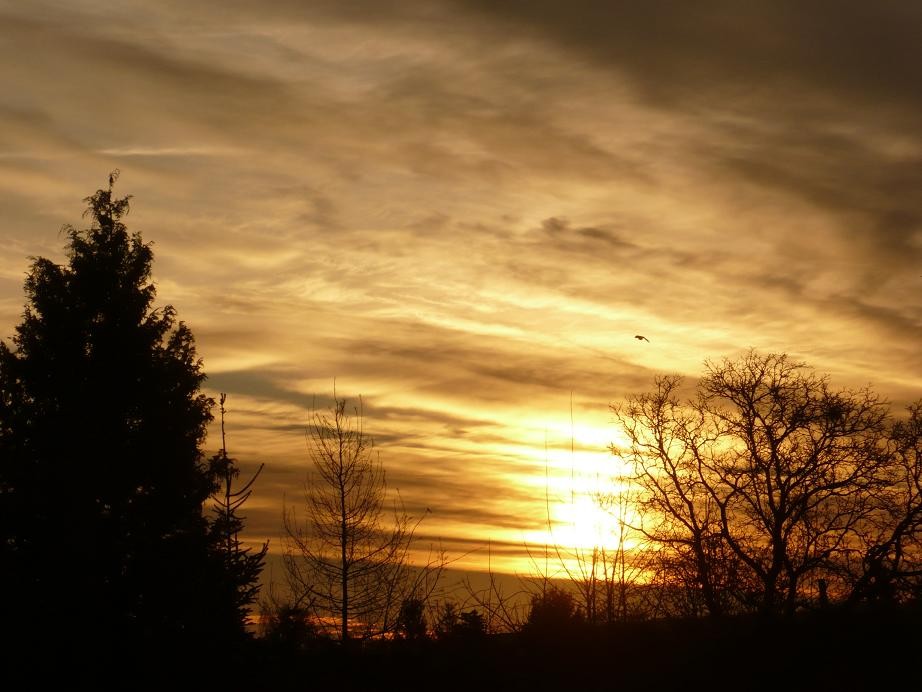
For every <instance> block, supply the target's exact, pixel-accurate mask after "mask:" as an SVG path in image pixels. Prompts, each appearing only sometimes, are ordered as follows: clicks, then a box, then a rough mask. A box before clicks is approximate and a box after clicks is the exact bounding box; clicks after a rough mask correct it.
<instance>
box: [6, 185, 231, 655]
mask: <svg viewBox="0 0 922 692" xmlns="http://www.w3.org/2000/svg"><path fill="white" fill-rule="evenodd" d="M117 174H118V172H117V171H115V172H114V173H113V174H112V175H110V177H109V186H108V188H107V189H105V190H98V191H97V192H96V193H95V194H94V195H92V196H90V197H88V198H86V200H85V202H86V203H87V205H88V208H87V210H86V212H85V214H84V216H89V217H90V220H91V224H90V226H89V228H87V229H85V230H77V229H75V228H73V227H70V226H67V227H65V229H64V231H65V232H66V234H67V237H68V239H69V243H68V246H67V263H66V264H64V265H59V264H56V263H54V262H52V261H51V260H49V259H45V258H38V259H34V260H33V263H32V267H31V271H30V272H29V274H28V278H27V279H26V282H25V293H26V297H27V304H26V307H25V311H24V313H23V318H22V322H21V323H20V324H19V326H18V327H17V328H16V333H15V335H14V336H13V338H12V348H10V347H8V346H7V345H6V344H3V343H0V520H2V527H3V528H2V529H0V531H2V532H3V534H2V539H3V542H2V547H0V550H2V551H3V554H2V559H3V570H2V573H3V576H2V577H0V578H2V579H3V583H2V585H0V586H2V598H3V606H4V607H3V610H4V612H3V616H4V621H5V623H7V624H6V626H7V627H8V628H13V629H14V630H18V631H20V632H22V633H23V635H24V637H23V641H26V642H29V641H31V642H33V643H34V642H35V641H36V637H38V638H39V639H38V641H40V642H41V643H42V644H44V645H46V646H48V645H54V646H55V647H56V648H61V650H65V649H68V648H72V647H73V646H74V645H76V644H79V643H82V644H84V645H85V646H84V648H94V649H97V650H100V651H102V650H105V648H104V647H105V646H106V645H111V646H109V650H110V651H111V650H114V651H117V650H127V649H128V648H131V649H132V650H141V649H145V650H151V649H153V648H156V646H159V645H161V644H163V643H165V642H172V643H174V644H175V645H179V644H182V643H183V642H186V643H188V642H190V641H204V640H207V641H212V642H213V641H216V640H217V639H220V638H225V637H227V636H230V635H231V634H232V633H230V632H227V631H226V629H224V630H222V631H220V632H216V631H215V628H216V627H224V626H225V625H226V623H227V622H228V621H229V620H231V619H232V618H229V617H228V616H227V612H228V610H231V611H234V612H236V611H235V609H236V604H235V603H234V602H233V601H231V600H230V599H228V598H226V596H223V595H222V594H226V591H227V590H226V589H210V588H209V586H208V585H209V583H215V582H216V581H217V582H221V581H222V580H226V579H227V575H226V573H225V572H224V563H223V560H222V559H221V558H220V554H219V551H218V550H216V548H215V546H214V540H215V539H214V532H213V531H212V530H210V528H209V525H208V522H207V520H206V518H205V517H204V516H203V512H202V509H203V503H204V502H205V501H206V500H207V498H208V497H209V495H210V493H212V492H213V491H214V490H215V488H216V487H217V481H216V479H215V478H214V474H213V472H212V470H211V469H210V468H209V466H208V464H206V463H204V462H203V454H202V450H201V445H202V443H203V441H204V438H205V433H206V426H207V425H208V423H209V422H210V421H211V419H212V415H211V408H212V406H213V404H214V402H213V401H212V400H211V399H210V398H208V397H206V396H205V395H204V394H203V393H201V391H200V387H201V385H202V382H203V381H204V379H205V375H204V373H203V371H202V363H201V361H200V360H199V359H198V357H197V355H196V350H195V344H194V339H193V336H192V333H191V331H190V330H189V329H188V327H187V326H186V325H185V324H183V323H182V322H178V321H177V319H176V314H175V311H174V309H173V308H172V307H171V306H165V307H162V308H155V307H154V306H153V302H154V298H155V288H154V285H153V283H152V282H151V263H152V259H153V255H152V252H151V247H150V245H149V244H145V243H144V242H142V239H141V236H140V235H139V234H137V233H134V234H129V233H128V231H127V229H126V227H125V225H124V224H123V223H122V220H121V219H122V218H123V217H124V216H125V214H127V213H128V203H129V198H128V197H125V198H121V199H117V198H115V197H114V196H113V193H112V187H113V184H114V183H115V180H116V179H117ZM139 643H143V644H144V646H143V647H139V646H138V644H139ZM155 645H156V646H155ZM116 655H117V654H116Z"/></svg>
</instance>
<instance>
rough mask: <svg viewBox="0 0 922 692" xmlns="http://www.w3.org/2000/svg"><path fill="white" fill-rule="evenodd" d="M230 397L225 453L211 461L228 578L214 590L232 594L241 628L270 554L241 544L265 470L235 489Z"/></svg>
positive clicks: (218, 545)
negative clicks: (249, 505) (245, 511)
mask: <svg viewBox="0 0 922 692" xmlns="http://www.w3.org/2000/svg"><path fill="white" fill-rule="evenodd" d="M226 401H227V395H226V394H224V393H223V392H222V393H221V395H220V398H219V406H220V414H221V449H220V450H219V451H218V453H217V454H215V455H214V456H212V457H211V459H209V473H210V474H211V476H212V478H214V479H215V489H214V492H213V493H212V499H213V501H214V502H213V505H212V519H211V525H210V526H211V533H212V542H213V545H214V547H215V549H216V550H217V552H218V555H219V557H220V559H221V560H222V562H223V563H224V578H223V580H222V581H221V582H220V583H218V584H213V585H212V588H219V587H221V586H223V587H224V588H227V589H228V590H229V594H228V595H229V597H230V598H231V599H232V600H233V601H234V603H235V606H236V607H235V611H234V621H235V625H236V626H237V627H241V628H242V627H244V626H245V623H246V621H247V618H248V615H249V610H250V606H252V605H253V603H254V602H255V601H256V597H257V595H258V594H259V575H260V573H261V572H262V569H263V565H264V564H265V560H266V553H267V552H268V550H269V542H268V541H266V542H265V543H263V545H262V546H261V547H260V548H259V550H257V551H255V552H253V550H252V549H251V548H250V547H244V546H243V545H242V544H241V542H240V532H241V531H242V530H243V525H244V517H243V516H241V515H240V514H239V510H240V509H241V508H242V507H243V505H244V503H245V502H246V501H247V500H248V499H249V497H250V495H251V494H252V492H253V490H252V488H253V483H255V482H256V479H257V478H258V477H259V474H260V473H261V472H262V470H263V465H262V464H260V466H259V468H258V469H257V470H256V473H254V474H253V476H252V477H251V478H250V479H249V480H248V481H247V482H246V483H244V484H242V485H241V486H240V487H239V488H235V487H234V482H235V481H236V480H237V479H238V478H239V477H240V468H239V466H238V465H237V461H236V459H233V458H232V457H230V456H228V454H227V439H226V436H225V431H224V416H225V414H226V409H225V408H224V403H225V402H226Z"/></svg>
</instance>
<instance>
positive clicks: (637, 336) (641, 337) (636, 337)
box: [634, 334, 650, 343]
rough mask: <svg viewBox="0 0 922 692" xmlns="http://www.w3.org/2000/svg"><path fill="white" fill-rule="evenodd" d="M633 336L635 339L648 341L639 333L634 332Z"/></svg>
mask: <svg viewBox="0 0 922 692" xmlns="http://www.w3.org/2000/svg"><path fill="white" fill-rule="evenodd" d="M634 338H635V339H637V340H638V341H646V342H648V343H649V341H650V340H649V339H648V338H647V337H645V336H641V335H640V334H635V335H634Z"/></svg>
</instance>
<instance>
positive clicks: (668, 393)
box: [616, 351, 892, 613]
mask: <svg viewBox="0 0 922 692" xmlns="http://www.w3.org/2000/svg"><path fill="white" fill-rule="evenodd" d="M679 385H680V380H679V379H678V378H661V379H659V380H658V381H657V391H656V392H655V393H654V394H651V395H642V396H640V397H634V398H632V399H630V400H629V401H628V403H627V404H626V405H625V406H623V407H620V408H617V409H616V413H617V414H618V417H619V420H620V421H621V423H622V427H623V428H624V430H625V432H626V433H627V436H628V439H629V440H630V446H629V449H627V450H624V451H623V454H624V455H626V457H627V458H628V459H630V460H631V461H632V462H633V463H634V465H635V468H636V470H637V480H638V482H639V483H640V485H641V486H642V487H643V488H644V491H645V502H647V503H648V505H649V506H650V507H652V508H655V509H657V510H658V511H659V512H660V514H661V519H660V520H658V522H657V523H656V525H654V526H651V527H648V528H647V529H646V531H647V533H648V535H650V536H651V537H652V538H655V539H657V540H658V541H659V542H660V544H661V545H664V546H669V547H672V548H674V549H675V550H676V553H677V554H681V553H682V552H684V553H686V554H687V555H688V557H689V559H691V560H692V562H693V568H694V569H693V571H694V573H695V575H696V579H697V581H698V584H699V586H700V589H701V594H702V596H703V600H704V602H705V604H706V607H707V609H708V610H709V611H710V612H712V613H720V612H723V611H724V610H725V609H726V601H727V599H728V597H729V598H730V600H732V601H733V602H735V603H736V604H737V605H740V606H746V605H752V606H754V607H757V608H758V609H759V610H761V611H763V612H767V613H791V612H793V610H794V609H795V607H796V606H797V605H798V603H799V599H800V598H801V597H802V596H803V593H804V590H805V582H806V581H807V580H808V579H809V578H811V577H815V576H817V575H821V574H823V571H824V570H826V569H828V568H829V567H830V566H831V565H833V564H834V563H835V558H836V557H837V556H838V555H841V554H843V553H845V552H846V551H847V550H848V549H849V547H850V546H851V545H853V543H854V537H855V536H856V532H857V531H858V530H859V529H860V528H861V527H862V526H865V525H867V522H868V521H869V520H870V519H871V518H872V517H873V516H874V513H875V511H876V509H877V504H876V498H877V497H878V496H879V493H880V491H881V490H882V489H883V488H885V487H887V485H888V480H887V470H888V468H889V463H890V461H891V460H892V455H890V454H888V453H887V450H886V449H885V438H886V423H887V407H886V406H885V404H884V403H883V402H881V401H880V399H879V398H878V397H877V396H876V395H874V394H873V393H872V392H870V391H869V390H858V391H853V390H839V391H833V390H832V389H831V388H830V386H829V384H828V379H827V378H826V377H822V376H818V375H816V374H815V373H813V372H812V371H811V370H809V369H808V368H806V366H804V365H803V364H801V363H795V362H792V361H791V360H790V359H789V358H788V357H787V356H786V355H783V354H782V355H776V354H769V355H760V354H757V353H755V352H753V351H750V352H749V353H748V354H747V355H746V356H744V357H742V358H740V359H738V360H735V361H733V360H727V359H725V360H723V361H722V362H721V363H716V364H715V363H708V364H707V372H706V373H705V376H704V377H703V378H702V379H701V380H700V381H699V383H698V387H697V393H696V397H695V398H694V399H692V400H690V401H686V402H685V403H683V404H680V403H679V401H678V398H677V397H676V391H677V390H678V388H679ZM727 556H730V557H732V560H730V561H727V560H726V557H727ZM728 568H729V570H728ZM750 587H751V588H750Z"/></svg>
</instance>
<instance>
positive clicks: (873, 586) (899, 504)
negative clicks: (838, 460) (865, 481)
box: [833, 401, 922, 604]
mask: <svg viewBox="0 0 922 692" xmlns="http://www.w3.org/2000/svg"><path fill="white" fill-rule="evenodd" d="M908 414H909V415H908V417H907V418H906V419H904V420H898V421H896V422H895V423H894V424H893V425H892V426H891V428H890V435H889V442H890V444H889V448H888V451H889V453H890V464H889V465H888V467H887V476H886V478H887V485H886V487H884V488H881V489H880V491H879V492H878V493H877V496H876V498H875V503H874V510H873V512H872V513H871V516H870V517H869V519H868V521H866V522H864V524H862V525H861V526H860V527H858V529H857V530H856V535H857V541H855V542H853V544H852V545H853V547H854V546H857V549H855V550H850V551H848V552H846V553H844V555H843V557H842V559H841V560H840V563H839V565H838V566H839V567H842V568H844V569H842V570H841V572H842V573H843V574H844V577H845V580H846V584H845V588H846V589H847V590H848V594H849V595H848V601H849V602H850V603H857V602H862V601H863V602H876V603H890V604H892V603H898V602H906V601H909V600H918V599H919V598H920V596H922V401H917V402H916V403H914V404H913V405H911V406H910V407H909V410H908ZM833 576H835V570H833Z"/></svg>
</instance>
